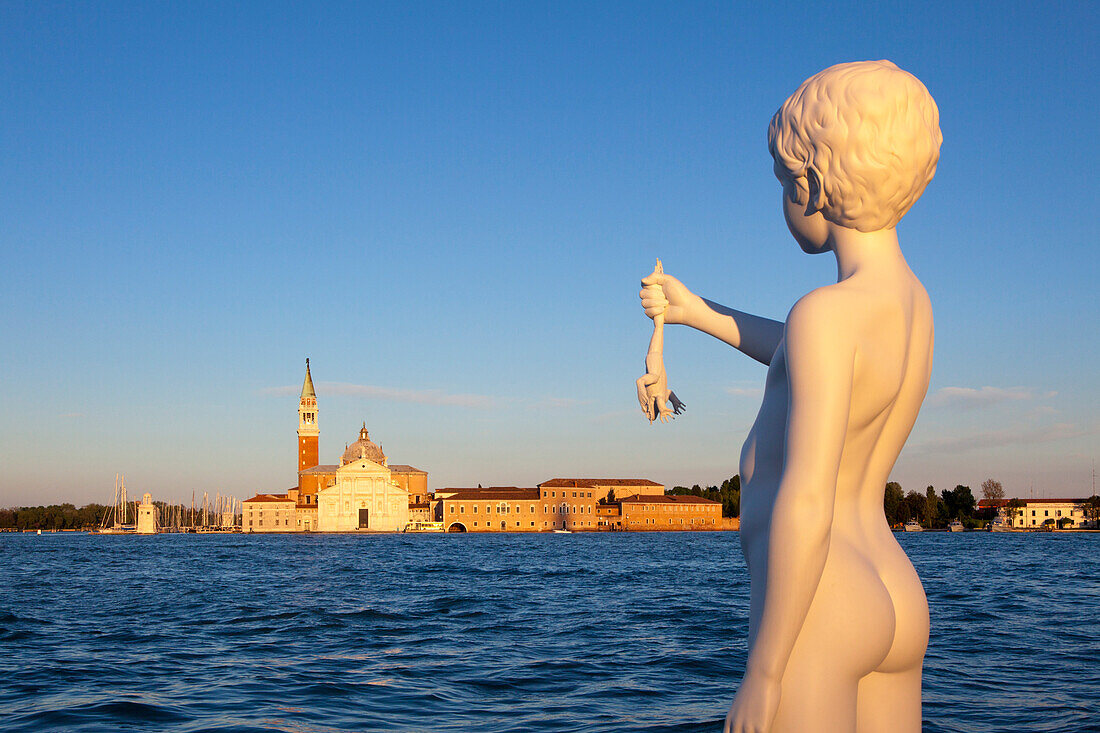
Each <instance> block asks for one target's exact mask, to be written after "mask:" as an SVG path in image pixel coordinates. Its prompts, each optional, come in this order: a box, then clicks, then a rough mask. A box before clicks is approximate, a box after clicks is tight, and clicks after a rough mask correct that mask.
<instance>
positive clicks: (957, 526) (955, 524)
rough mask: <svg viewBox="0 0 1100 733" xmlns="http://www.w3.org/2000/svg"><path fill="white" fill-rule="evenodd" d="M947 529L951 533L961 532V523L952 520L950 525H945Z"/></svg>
mask: <svg viewBox="0 0 1100 733" xmlns="http://www.w3.org/2000/svg"><path fill="white" fill-rule="evenodd" d="M947 529H948V530H949V531H951V532H962V531H963V523H962V522H960V521H959V520H957V519H952V520H951V523H950V524H948V525H947Z"/></svg>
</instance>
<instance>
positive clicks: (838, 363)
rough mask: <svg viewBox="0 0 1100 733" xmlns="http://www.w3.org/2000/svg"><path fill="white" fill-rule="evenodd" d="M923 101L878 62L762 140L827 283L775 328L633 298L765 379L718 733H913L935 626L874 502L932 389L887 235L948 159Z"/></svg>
mask: <svg viewBox="0 0 1100 733" xmlns="http://www.w3.org/2000/svg"><path fill="white" fill-rule="evenodd" d="M942 139H943V138H942V136H941V134H940V129H939V112H938V110H937V108H936V104H935V102H934V101H933V100H932V97H931V96H930V95H929V94H928V90H927V89H925V87H924V85H923V84H921V83H920V81H918V80H917V79H916V78H915V77H913V76H912V75H910V74H908V73H907V72H905V71H902V70H901V69H899V68H898V67H896V66H895V65H894V64H892V63H890V62H889V61H867V62H857V63H848V64H839V65H837V66H833V67H830V68H828V69H825V70H824V71H822V72H820V73H818V74H816V75H814V76H812V77H810V78H809V79H807V80H806V81H805V82H803V83H802V85H801V86H800V87H799V88H798V90H797V91H795V93H794V94H793V95H791V97H790V98H789V99H788V100H787V101H786V102H784V104H783V106H782V107H780V109H779V111H778V112H776V114H775V117H774V118H773V119H772V122H771V125H770V127H769V130H768V146H769V149H770V150H771V153H772V157H773V159H774V161H775V174H776V177H777V178H778V179H779V181H780V182H781V183H782V184H783V212H784V215H785V217H786V220H787V225H788V227H789V228H790V231H791V234H793V235H794V238H795V240H797V241H798V243H799V245H801V247H802V249H803V250H804V251H805V252H807V253H810V254H816V253H821V252H832V253H833V254H834V255H835V257H836V261H837V273H838V277H837V283H836V284H834V285H828V286H826V287H822V288H818V289H816V290H813V291H812V292H810V293H808V294H807V295H805V296H803V297H802V298H801V299H799V301H798V302H797V303H795V305H794V307H793V308H792V309H791V311H790V314H789V315H788V316H787V320H786V322H785V323H779V322H778V321H772V320H769V319H766V318H761V317H757V316H752V315H748V314H746V313H741V312H739V311H736V310H733V309H731V308H726V307H724V306H721V305H718V304H716V303H713V302H711V301H707V300H703V299H702V298H700V297H698V296H696V295H695V294H693V293H692V292H691V291H689V290H688V289H687V288H686V287H684V285H683V284H682V283H680V282H679V281H678V280H677V279H676V278H674V277H672V276H670V275H665V274H658V273H654V274H653V275H650V276H649V277H647V278H645V279H644V280H642V285H643V288H642V291H641V297H642V306H643V308H644V309H645V312H646V315H648V316H649V317H650V318H653V317H655V316H657V315H663V316H664V322H665V323H668V324H676V323H680V324H686V325H688V326H692V327H694V328H696V329H699V330H700V331H703V332H705V333H708V334H711V335H712V336H715V337H716V338H718V339H720V340H722V341H725V342H726V343H728V344H730V345H731V346H733V347H734V348H736V349H739V350H740V351H742V352H744V353H745V354H747V355H749V356H751V357H752V358H754V359H756V360H757V361H760V362H763V363H764V364H767V365H768V373H767V379H766V382H765V391H764V397H763V402H762V404H761V406H760V412H759V415H758V416H757V419H756V422H755V424H754V425H753V427H752V430H751V431H750V432H749V434H748V437H747V439H746V440H745V444H744V448H743V449H742V451H741V461H740V474H741V481H742V494H741V548H742V551H743V552H744V554H745V560H746V563H747V565H748V568H749V574H750V578H751V593H750V596H751V601H750V618H749V630H748V648H749V654H748V661H747V664H746V669H745V674H744V677H743V678H742V680H741V685H740V688H739V690H738V692H737V695H736V697H735V699H734V701H733V706H732V707H731V709H730V712H729V715H728V716H727V718H726V730H727V731H729V732H731V733H767V732H769V731H775V732H779V731H783V732H791V733H812V732H813V731H859V732H860V733H870V732H872V731H881V732H883V733H885V732H887V731H889V732H890V733H902V732H906V731H914V732H915V731H919V730H920V728H921V666H922V663H923V659H924V652H925V648H926V646H927V643H928V606H927V601H926V599H925V595H924V589H923V588H922V586H921V583H920V579H919V578H918V577H917V574H916V571H915V570H914V569H913V566H912V564H911V563H910V562H909V559H908V558H907V557H906V555H905V553H904V552H903V551H902V549H901V547H900V546H899V545H898V543H897V541H896V540H895V539H894V536H893V534H892V532H891V531H890V528H889V526H888V525H887V523H886V519H885V516H884V513H883V506H882V499H883V490H884V486H885V484H886V481H887V480H888V478H889V474H890V471H891V469H892V468H893V465H894V462H895V461H896V460H897V457H898V454H899V452H900V451H901V448H902V446H903V445H904V443H905V440H906V438H907V437H908V436H909V431H910V430H911V429H912V427H913V423H914V421H915V420H916V417H917V413H918V411H919V410H920V406H921V402H922V401H923V400H924V396H925V392H926V391H927V389H928V380H929V376H930V374H931V369H932V337H933V326H932V306H931V304H930V302H929V299H928V295H927V293H926V292H925V290H924V287H923V286H922V285H921V283H920V281H919V280H917V277H916V276H915V275H914V274H913V272H912V271H911V270H910V269H909V266H908V264H907V263H906V261H905V258H904V257H903V256H902V253H901V249H900V248H899V246H898V238H897V233H896V231H895V227H896V225H897V223H898V221H899V220H900V219H901V218H902V216H904V214H905V213H906V212H907V211H908V210H909V208H910V207H911V206H912V205H913V203H914V202H915V201H916V200H917V199H918V198H919V197H920V195H921V193H922V192H923V191H924V188H925V186H926V185H927V184H928V182H929V181H930V180H931V179H932V176H933V175H934V174H935V171H936V163H937V162H938V160H939V148H940V143H941V142H942Z"/></svg>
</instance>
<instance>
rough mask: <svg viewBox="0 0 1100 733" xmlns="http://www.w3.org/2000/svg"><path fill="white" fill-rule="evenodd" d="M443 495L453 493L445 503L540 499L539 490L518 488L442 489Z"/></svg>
mask: <svg viewBox="0 0 1100 733" xmlns="http://www.w3.org/2000/svg"><path fill="white" fill-rule="evenodd" d="M439 491H441V492H443V493H451V494H453V496H448V497H447V498H446V499H444V500H443V501H486V500H494V499H508V500H513V501H528V500H532V499H538V498H539V490H538V489H521V488H519V487H516V486H490V487H488V488H485V489H440V490H439Z"/></svg>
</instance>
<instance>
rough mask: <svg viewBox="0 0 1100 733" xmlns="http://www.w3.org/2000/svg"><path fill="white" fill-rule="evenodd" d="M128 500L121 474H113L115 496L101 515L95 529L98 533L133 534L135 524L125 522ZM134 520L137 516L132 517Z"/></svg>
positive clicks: (135, 527)
mask: <svg viewBox="0 0 1100 733" xmlns="http://www.w3.org/2000/svg"><path fill="white" fill-rule="evenodd" d="M129 506H130V502H128V501H126V482H125V480H124V479H123V477H122V475H121V474H117V473H116V474H115V497H114V500H113V501H112V502H111V508H110V509H108V510H107V513H106V514H104V515H103V522H102V523H101V524H100V525H99V529H97V530H96V533H98V534H134V533H136V532H137V524H127V520H128V519H129V516H128V514H129V512H128V511H127V510H128V508H129ZM134 520H135V522H136V520H137V517H135V518H134Z"/></svg>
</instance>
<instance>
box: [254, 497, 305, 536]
mask: <svg viewBox="0 0 1100 733" xmlns="http://www.w3.org/2000/svg"><path fill="white" fill-rule="evenodd" d="M289 494H290V492H287V493H286V494H256V495H255V496H253V497H252V498H251V499H247V500H245V501H243V502H241V522H242V523H243V529H244V531H245V532H297V531H299V529H298V527H297V523H298V518H297V515H296V513H295V506H294V505H295V501H294V499H293V498H291V497H290V495H289Z"/></svg>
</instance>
